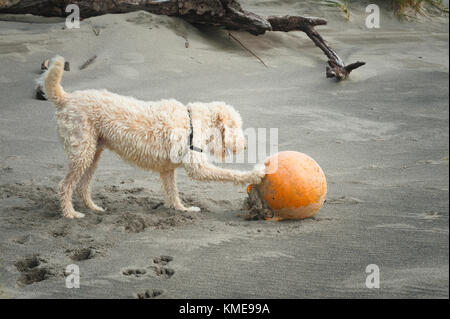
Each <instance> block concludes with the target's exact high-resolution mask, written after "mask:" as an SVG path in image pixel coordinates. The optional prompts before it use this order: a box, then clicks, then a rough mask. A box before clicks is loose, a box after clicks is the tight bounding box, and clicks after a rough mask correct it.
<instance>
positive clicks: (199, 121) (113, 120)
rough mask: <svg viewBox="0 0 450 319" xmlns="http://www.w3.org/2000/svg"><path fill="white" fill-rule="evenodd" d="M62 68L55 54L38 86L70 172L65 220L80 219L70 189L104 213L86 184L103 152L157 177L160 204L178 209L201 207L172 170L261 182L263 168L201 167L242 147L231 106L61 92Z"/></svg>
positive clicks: (64, 190)
mask: <svg viewBox="0 0 450 319" xmlns="http://www.w3.org/2000/svg"><path fill="white" fill-rule="evenodd" d="M63 70H64V59H63V58H62V57H60V56H57V57H55V58H53V59H52V62H51V64H50V67H49V68H48V70H47V71H46V72H45V73H44V74H43V75H42V77H41V78H40V80H39V81H40V82H41V86H42V89H43V91H44V93H45V95H46V97H47V98H48V99H49V100H50V101H52V102H53V103H54V104H55V106H56V119H57V124H58V132H59V136H60V138H61V141H62V143H63V145H64V149H65V152H66V154H67V156H68V159H69V172H68V173H67V175H66V177H65V178H64V179H63V181H62V182H61V185H60V188H59V196H60V201H61V208H62V213H63V215H64V216H65V217H68V218H82V217H84V214H82V213H79V212H77V211H75V210H74V208H73V205H72V194H73V190H74V189H75V188H76V190H77V192H78V194H79V196H80V199H81V200H82V202H83V203H84V205H85V206H86V207H87V208H89V209H92V210H95V211H103V208H101V207H99V206H97V205H96V204H95V203H94V202H93V201H92V199H91V195H90V183H91V180H92V177H93V174H94V171H95V169H96V167H97V164H98V161H99V159H100V155H101V153H102V151H103V150H104V148H108V149H110V150H111V151H113V152H115V153H117V154H118V155H119V156H121V157H122V158H123V159H124V160H126V161H128V162H130V163H132V164H134V165H137V166H138V167H140V168H142V169H144V170H151V171H157V172H159V174H160V177H161V182H162V186H163V188H164V191H165V194H166V205H167V206H168V207H171V208H174V209H177V210H181V211H199V210H200V209H199V208H198V207H188V208H187V207H185V206H184V205H183V203H182V202H181V200H180V198H179V196H178V190H177V186H176V182H175V169H176V168H177V167H180V166H182V167H184V168H185V170H186V172H187V174H188V176H189V177H190V178H192V179H195V180H202V181H229V182H234V183H238V184H244V183H251V184H259V183H260V182H261V179H262V178H263V177H264V169H263V168H262V167H259V168H255V169H254V170H253V171H250V172H244V171H235V170H228V169H222V168H219V167H216V166H214V165H212V164H210V163H208V162H207V153H210V154H213V155H215V156H218V157H221V158H224V157H225V154H226V152H227V151H232V152H233V153H238V152H241V151H242V150H244V149H245V138H244V134H243V132H242V120H241V117H240V115H239V113H238V112H237V111H236V110H235V109H234V108H233V107H231V106H229V105H226V104H225V103H223V102H212V103H190V104H188V105H187V106H185V105H183V104H181V103H180V102H178V101H176V100H173V99H171V100H161V101H158V102H145V101H139V100H137V99H134V98H132V97H126V96H121V95H117V94H113V93H110V92H108V91H106V90H83V91H75V92H72V93H67V92H65V91H64V89H63V88H62V86H61V85H60V82H61V78H62V74H63ZM206 149H207V152H205V150H206Z"/></svg>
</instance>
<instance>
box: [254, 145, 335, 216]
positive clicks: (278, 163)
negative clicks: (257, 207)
mask: <svg viewBox="0 0 450 319" xmlns="http://www.w3.org/2000/svg"><path fill="white" fill-rule="evenodd" d="M265 165H266V171H267V174H266V176H265V177H264V179H263V181H262V183H261V184H259V185H257V189H258V192H259V194H260V197H261V198H262V200H263V201H264V202H265V203H266V205H267V207H268V208H269V209H270V210H271V211H273V213H274V216H273V219H275V220H282V219H304V218H308V217H311V216H313V215H314V214H315V213H317V212H318V211H319V210H320V209H321V208H322V205H323V203H324V202H325V197H326V193H327V182H326V178H325V174H324V173H323V171H322V169H321V168H320V166H319V164H317V163H316V161H314V160H313V159H312V158H311V157H309V156H308V155H306V154H303V153H299V152H293V151H287V152H280V153H278V154H275V155H273V156H271V157H269V158H268V159H267V160H266V162H265ZM252 187H253V186H252V185H249V187H248V188H247V191H248V192H250V191H251V190H252Z"/></svg>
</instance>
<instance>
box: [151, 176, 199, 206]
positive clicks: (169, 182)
mask: <svg viewBox="0 0 450 319" xmlns="http://www.w3.org/2000/svg"><path fill="white" fill-rule="evenodd" d="M160 177H161V183H162V185H163V188H164V191H165V194H166V202H167V206H168V207H171V208H175V209H176V210H182V211H189V212H199V211H200V208H198V207H195V206H193V207H185V206H184V205H183V203H182V202H181V200H180V197H179V196H178V189H177V184H176V179H175V170H170V171H165V172H160Z"/></svg>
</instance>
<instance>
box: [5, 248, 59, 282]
mask: <svg viewBox="0 0 450 319" xmlns="http://www.w3.org/2000/svg"><path fill="white" fill-rule="evenodd" d="M42 261H43V259H41V258H39V257H38V255H34V256H31V257H25V258H22V259H20V260H18V261H17V262H16V263H15V264H14V265H15V266H16V268H17V270H18V271H20V272H21V273H22V274H21V276H20V277H19V279H18V280H17V283H18V284H19V285H20V286H26V285H31V284H33V283H36V282H40V281H43V280H46V279H48V278H49V277H50V276H53V274H52V272H51V271H50V270H49V269H48V268H47V267H39V266H40V265H41V262H42Z"/></svg>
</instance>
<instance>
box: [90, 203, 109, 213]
mask: <svg viewBox="0 0 450 319" xmlns="http://www.w3.org/2000/svg"><path fill="white" fill-rule="evenodd" d="M90 208H91V210H93V211H95V212H104V211H105V210H106V209H105V208H103V207H100V206H97V205H95V204H94V206H92V207H90Z"/></svg>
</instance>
